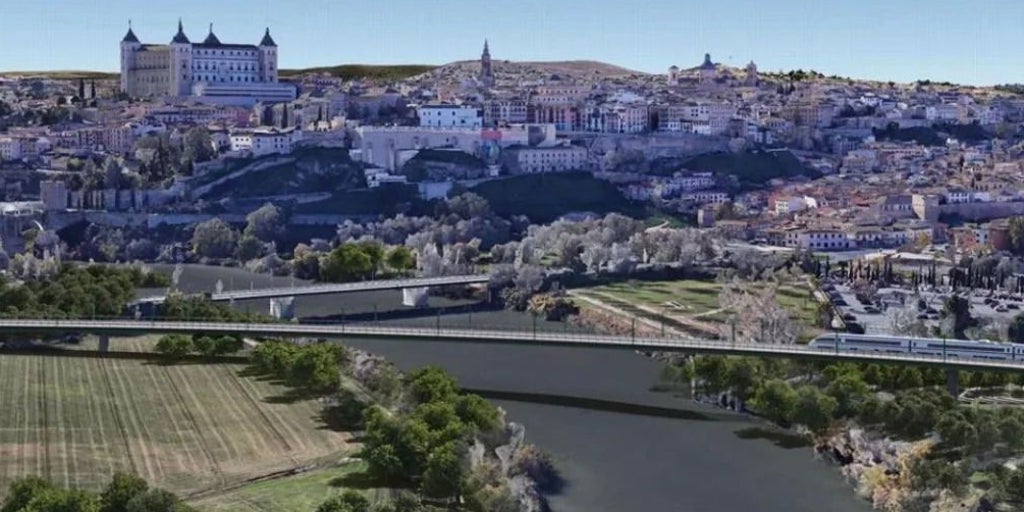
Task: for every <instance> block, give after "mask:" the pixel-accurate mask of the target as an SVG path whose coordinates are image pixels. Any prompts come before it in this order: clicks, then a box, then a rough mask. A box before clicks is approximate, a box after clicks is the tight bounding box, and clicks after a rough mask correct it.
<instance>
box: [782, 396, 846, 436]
mask: <svg viewBox="0 0 1024 512" xmlns="http://www.w3.org/2000/svg"><path fill="white" fill-rule="evenodd" d="M796 395H797V400H796V406H795V407H794V409H793V415H792V420H793V422H794V423H798V424H800V425H803V426H805V427H807V428H808V429H809V430H810V431H811V432H814V433H815V434H818V435H820V434H822V433H823V432H824V431H825V429H827V428H828V426H829V425H830V424H831V423H832V419H833V414H834V413H835V410H836V408H837V406H838V404H837V402H836V399H835V398H832V397H831V396H828V395H826V394H824V393H822V392H821V391H819V390H818V388H816V387H814V386H801V387H800V389H799V390H797V392H796Z"/></svg>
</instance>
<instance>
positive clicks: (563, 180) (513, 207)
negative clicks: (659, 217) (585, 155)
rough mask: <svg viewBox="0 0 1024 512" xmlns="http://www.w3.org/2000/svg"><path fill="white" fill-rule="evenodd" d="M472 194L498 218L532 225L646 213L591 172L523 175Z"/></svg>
mask: <svg viewBox="0 0 1024 512" xmlns="http://www.w3.org/2000/svg"><path fill="white" fill-rule="evenodd" d="M470 191H471V192H473V193H476V194H479V195H480V196H483V197H484V198H485V199H487V201H488V202H489V203H490V204H491V208H492V209H493V210H494V212H495V213H497V214H498V215H501V216H509V215H526V216H527V217H529V218H530V220H531V221H532V222H550V221H552V220H555V219H557V218H558V217H560V216H562V215H565V214H566V213H569V212H594V213H600V214H604V213H611V212H619V213H624V214H626V215H632V216H637V217H640V216H643V215H644V213H645V212H644V211H643V208H641V207H639V206H638V205H636V204H634V203H632V202H630V201H629V200H627V199H626V198H625V196H623V195H622V192H620V191H619V189H618V188H616V187H615V185H612V184H611V183H609V182H607V181H604V180H599V179H597V178H594V177H593V176H592V175H591V174H590V173H588V172H564V173H543V174H523V175H520V176H513V177H510V178H506V179H502V180H493V181H487V182H484V183H481V184H479V185H477V186H475V187H473V188H472V189H470Z"/></svg>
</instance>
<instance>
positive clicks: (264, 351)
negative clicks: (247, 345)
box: [252, 340, 297, 376]
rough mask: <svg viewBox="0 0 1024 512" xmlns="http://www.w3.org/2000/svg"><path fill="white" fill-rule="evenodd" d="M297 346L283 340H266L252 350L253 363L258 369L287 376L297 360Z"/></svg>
mask: <svg viewBox="0 0 1024 512" xmlns="http://www.w3.org/2000/svg"><path fill="white" fill-rule="evenodd" d="M296 353H297V348H296V347H295V345H292V344H291V343H285V342H283V341H276V340H270V341H264V342H263V343H260V344H259V345H257V346H256V348H254V349H253V350H252V363H253V366H255V367H256V369H257V370H260V371H262V372H266V373H269V374H272V375H277V376H285V375H286V374H287V373H288V371H289V369H290V368H291V366H292V362H293V361H294V360H295V357H296Z"/></svg>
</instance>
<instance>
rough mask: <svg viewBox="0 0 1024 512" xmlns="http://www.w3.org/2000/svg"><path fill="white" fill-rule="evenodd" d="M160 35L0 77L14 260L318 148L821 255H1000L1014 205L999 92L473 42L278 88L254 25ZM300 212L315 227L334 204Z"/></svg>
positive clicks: (194, 207) (0, 149)
mask: <svg viewBox="0 0 1024 512" xmlns="http://www.w3.org/2000/svg"><path fill="white" fill-rule="evenodd" d="M172 33H173V32H172ZM154 36H155V37H156V38H157V39H160V36H159V35H154ZM169 39H170V42H169V43H168V44H144V43H142V42H140V39H139V37H138V36H137V35H136V34H135V32H134V31H133V29H131V28H130V27H129V28H128V31H127V33H126V34H125V35H124V37H123V38H122V40H121V42H120V63H121V73H120V74H119V75H118V76H117V77H116V78H108V77H103V76H99V77H96V78H89V79H86V78H78V79H74V78H71V79H60V78H54V77H45V76H7V77H5V78H2V79H0V160H2V163H0V166H2V169H0V180H2V193H3V196H4V197H3V198H4V199H5V200H6V202H5V203H4V209H3V216H4V222H3V226H4V229H3V230H2V235H3V240H4V244H5V246H7V247H8V248H9V249H14V250H17V248H18V245H19V244H20V241H19V240H18V239H19V236H12V235H17V234H18V233H20V232H21V231H22V230H24V229H25V227H26V226H27V225H29V224H27V223H29V222H31V221H44V222H43V223H44V224H45V225H54V226H58V227H63V226H67V225H70V224H73V223H74V222H78V221H80V220H82V219H83V218H87V219H89V221H90V222H92V223H101V224H102V223H104V222H107V223H114V224H115V225H116V224H118V223H120V224H127V225H138V224H146V225H148V226H150V227H153V226H156V225H159V224H161V223H167V224H169V225H173V224H175V223H180V222H184V221H186V220H187V221H188V222H195V221H196V220H197V219H200V218H202V217H203V216H204V215H213V214H218V213H220V214H224V213H227V214H231V213H236V214H244V213H246V210H244V208H246V207H247V206H248V203H246V202H244V201H243V202H241V203H239V204H231V203H232V202H231V201H223V200H222V199H223V198H218V197H207V196H206V195H205V194H206V192H208V191H209V186H208V185H209V183H210V182H211V181H217V182H218V183H221V182H223V179H224V176H223V174H224V172H225V170H226V169H231V170H234V171H237V170H238V169H242V171H241V172H236V173H235V174H234V175H232V179H237V180H238V181H240V182H242V181H246V179H245V178H246V175H247V174H248V172H249V171H251V169H252V167H251V165H250V167H248V168H247V167H245V166H246V165H247V164H255V165H256V168H258V167H259V165H258V164H259V162H263V161H273V160H274V158H278V157H282V156H287V155H290V154H293V153H294V152H296V151H302V150H310V149H316V148H331V149H334V150H339V151H341V152H344V153H347V156H348V158H350V159H351V161H352V163H353V164H355V166H356V167H358V169H359V170H360V171H361V173H362V176H361V177H360V178H359V179H356V180H355V181H354V182H353V184H351V188H378V187H385V188H407V189H410V190H415V195H418V196H419V197H420V198H421V199H431V198H437V197H444V196H445V195H446V194H448V192H449V191H450V190H451V189H452V187H456V186H467V185H468V186H472V185H476V184H479V183H482V182H485V181H500V180H505V179H509V177H514V176H516V175H544V174H550V173H572V174H574V175H575V174H579V173H586V174H588V175H590V176H592V177H593V178H596V179H599V180H602V181H605V182H607V183H610V184H612V185H614V186H615V187H616V188H617V189H618V190H619V191H621V194H622V196H623V197H624V198H625V199H626V200H628V201H631V202H636V203H644V204H648V205H650V206H652V207H655V208H658V209H659V210H660V211H663V212H666V213H669V214H671V215H676V216H678V217H679V218H685V219H690V221H691V222H695V223H696V224H697V225H698V226H700V227H702V228H713V227H714V228H718V229H720V230H725V231H728V232H729V233H731V234H732V235H733V236H735V237H736V238H738V239H742V240H746V241H750V242H757V243H760V244H767V245H776V246H783V247H789V248H806V249H812V250H821V251H851V250H860V249H866V248H907V247H916V248H917V249H918V250H920V249H924V248H926V247H929V246H934V245H937V244H946V245H948V248H947V249H948V250H951V251H956V252H967V253H969V252H975V251H978V250H989V249H990V250H996V251H999V250H1007V249H1009V248H1010V243H1011V240H1010V236H1009V235H1008V226H1007V222H1006V219H1007V218H1009V217H1011V216H1014V215H1020V214H1024V190H1022V189H1021V188H1020V187H1019V183H1020V177H1021V176H1022V173H1024V169H1022V168H1021V166H1020V156H1021V153H1022V151H1024V146H1022V144H1021V142H1020V136H1019V128H1020V125H1021V123H1022V121H1024V98H1022V97H1020V96H1018V95H1016V94H1014V93H1012V92H1009V91H1000V90H997V89H994V88H972V87H957V86H954V85H951V84H936V83H930V82H928V81H919V82H917V83H912V84H897V83H892V82H888V83H881V82H867V81H860V80H853V79H847V78H842V77H836V76H829V77H826V76H822V75H821V74H820V73H816V72H814V71H803V70H797V71H789V72H785V73H783V72H774V73H769V72H762V71H759V70H758V67H757V65H756V64H755V62H753V61H751V62H749V63H748V64H747V65H745V66H743V67H740V68H736V67H730V66H727V65H724V64H722V63H716V62H715V61H714V60H713V58H712V55H710V54H704V55H703V59H702V60H699V59H698V60H699V62H695V64H697V65H695V66H686V65H684V66H682V67H680V66H677V65H675V64H673V65H671V66H669V67H667V71H666V73H665V74H660V75H659V74H645V73H639V72H632V71H629V70H626V69H622V68H617V67H614V66H610V65H606V64H601V63H594V62H582V61H581V62H565V63H514V62H509V61H502V60H500V59H495V58H492V54H491V50H492V49H491V47H490V45H489V44H488V43H487V42H486V41H485V42H484V44H483V51H482V53H481V55H480V57H479V59H478V60H474V61H465V62H458V63H454V64H450V65H445V66H440V67H437V68H434V69H431V70H429V71H427V72H425V73H421V74H416V75H413V76H407V77H404V78H395V79H387V80H385V79H365V78H340V77H337V76H332V75H331V74H329V73H324V72H320V73H316V72H312V73H292V74H289V76H288V77H287V78H284V77H282V76H281V74H280V73H279V70H278V68H277V53H276V50H277V43H276V42H275V40H274V39H273V37H272V36H271V31H270V29H269V28H267V29H266V30H265V31H264V34H263V36H262V39H259V42H258V44H233V43H222V42H221V41H220V40H219V39H218V38H217V36H216V34H215V33H214V30H213V26H212V25H211V26H210V28H209V32H208V34H207V35H206V36H205V38H204V39H203V40H202V42H201V43H194V42H191V41H192V39H190V37H189V36H188V35H187V33H186V30H185V28H184V26H183V25H182V23H181V22H180V21H179V23H178V27H177V32H176V33H173V35H172V36H171V37H170V38H169ZM255 39H258V38H256V37H254V40H255ZM499 51H500V50H499V49H497V48H495V52H496V53H497V52H499ZM682 57H683V56H681V58H682ZM176 69H181V70H182V72H181V74H180V75H179V74H178V73H177V72H175V71H174V70H176ZM287 188H288V187H287V185H286V186H285V187H284V188H278V189H277V190H276V191H266V192H268V193H266V194H263V195H262V196H260V197H259V199H260V200H268V201H283V202H287V201H292V202H295V203H298V204H306V203H313V204H316V203H315V202H316V201H317V200H323V199H324V197H326V196H330V192H331V191H325V190H288V189H287ZM97 212H103V213H105V214H108V215H97V214H96V213H97ZM183 213H188V214H189V215H188V216H187V217H182V216H181V215H180V214H183ZM311 213H315V214H317V215H321V216H324V217H321V218H316V219H307V220H309V221H310V222H320V223H329V221H331V220H341V219H343V218H345V216H346V214H347V213H349V212H346V211H344V209H341V210H337V211H334V210H332V209H331V208H329V207H324V208H322V209H320V210H319V211H316V212H311ZM360 213H361V214H363V215H366V214H371V215H372V214H374V213H386V212H373V211H363V212H360ZM566 213H580V212H566ZM582 213H585V212H582Z"/></svg>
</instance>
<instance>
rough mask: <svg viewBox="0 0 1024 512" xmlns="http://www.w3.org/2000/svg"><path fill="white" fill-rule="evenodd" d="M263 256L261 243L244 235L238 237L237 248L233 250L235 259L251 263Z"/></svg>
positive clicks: (252, 237)
mask: <svg viewBox="0 0 1024 512" xmlns="http://www.w3.org/2000/svg"><path fill="white" fill-rule="evenodd" d="M262 255H263V242H260V240H259V239H258V238H256V237H255V236H252V234H250V233H245V234H243V235H242V236H240V237H238V246H237V247H236V248H235V258H238V260H239V261H251V260H254V259H256V258H259V257H260V256H262Z"/></svg>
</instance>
